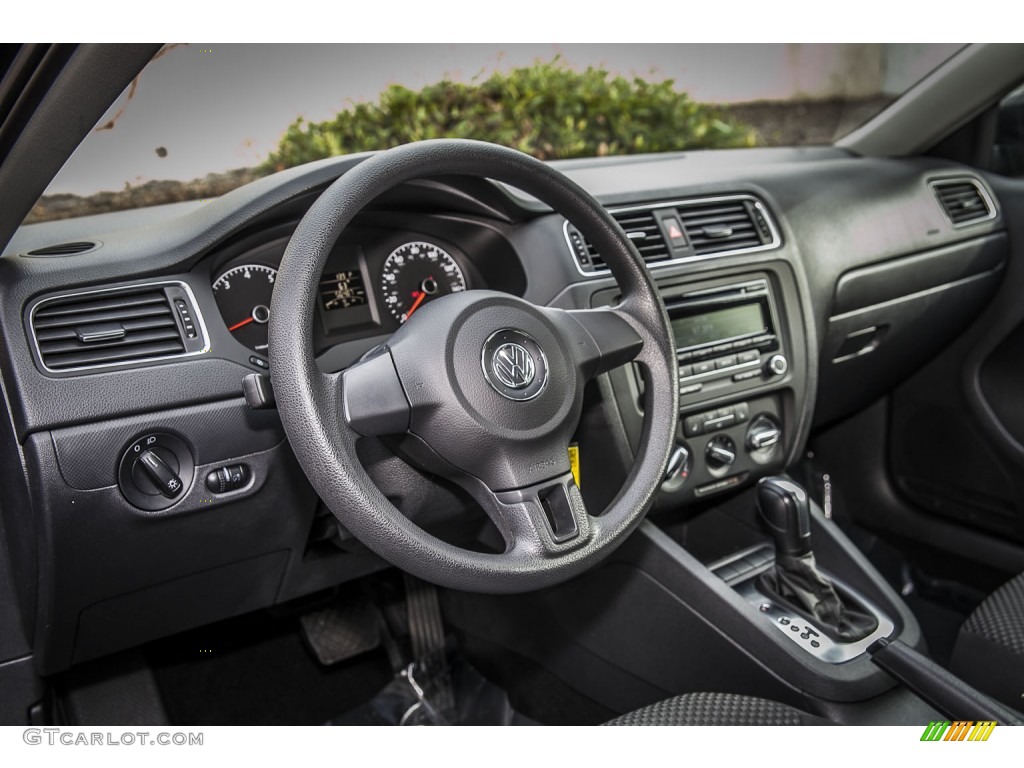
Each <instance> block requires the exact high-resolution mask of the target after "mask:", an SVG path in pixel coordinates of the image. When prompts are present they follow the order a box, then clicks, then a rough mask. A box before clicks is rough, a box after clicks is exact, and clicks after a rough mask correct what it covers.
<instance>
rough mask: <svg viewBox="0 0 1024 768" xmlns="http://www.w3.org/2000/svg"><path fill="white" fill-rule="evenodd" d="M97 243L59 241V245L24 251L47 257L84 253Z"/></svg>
mask: <svg viewBox="0 0 1024 768" xmlns="http://www.w3.org/2000/svg"><path fill="white" fill-rule="evenodd" d="M98 245H99V243H93V242H89V241H87V240H82V241H80V242H76V243H60V244H59V245H48V246H46V247H45V248H36V249H35V250H31V251H29V252H28V253H26V254H25V255H26V256H35V257H47V256H74V255H75V254H77V253H85V252H86V251H91V250H92V249H93V248H95V247H97V246H98Z"/></svg>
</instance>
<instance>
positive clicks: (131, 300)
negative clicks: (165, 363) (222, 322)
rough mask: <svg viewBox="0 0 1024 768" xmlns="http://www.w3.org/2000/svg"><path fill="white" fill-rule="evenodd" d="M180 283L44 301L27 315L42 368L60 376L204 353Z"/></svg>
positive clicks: (195, 318) (196, 318) (196, 320)
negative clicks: (61, 374) (82, 370)
mask: <svg viewBox="0 0 1024 768" xmlns="http://www.w3.org/2000/svg"><path fill="white" fill-rule="evenodd" d="M194 307H195V301H194V300H193V298H192V296H191V293H190V292H189V291H187V290H186V289H185V287H184V286H183V284H181V283H169V284H156V285H154V284H148V285H142V286H137V287H134V286H133V287H130V288H120V289H111V290H99V291H90V292H86V293H79V294H73V295H66V296H57V297H54V298H49V299H43V300H42V301H40V302H39V303H38V304H36V305H35V307H33V308H32V310H31V313H30V324H31V328H32V335H33V338H34V339H35V342H36V347H37V349H38V351H39V359H40V361H41V362H42V364H43V367H44V368H45V369H47V370H49V371H54V372H63V371H72V370H80V369H83V368H95V367H103V366H110V365H120V364H125V363H135V362H140V361H150V360H158V359H161V358H167V357H178V356H181V355H186V354H192V353H194V352H197V351H202V350H203V348H204V347H205V346H206V342H205V339H204V336H205V333H204V329H203V325H202V322H201V321H200V319H199V316H198V312H197V311H196V310H195V308H194Z"/></svg>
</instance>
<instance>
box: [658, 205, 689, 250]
mask: <svg viewBox="0 0 1024 768" xmlns="http://www.w3.org/2000/svg"><path fill="white" fill-rule="evenodd" d="M658 223H659V224H660V225H661V233H662V234H663V235H664V236H665V242H666V243H668V245H669V247H670V248H672V250H679V249H680V248H685V247H686V245H687V242H686V231H685V230H684V229H683V224H682V222H681V221H680V220H679V215H678V214H677V213H676V212H675V211H674V210H670V211H659V215H658Z"/></svg>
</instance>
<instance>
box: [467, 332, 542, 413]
mask: <svg viewBox="0 0 1024 768" xmlns="http://www.w3.org/2000/svg"><path fill="white" fill-rule="evenodd" d="M480 363H481V367H482V368H483V372H484V378H485V379H487V383H488V384H490V385H491V388H492V389H494V391H495V392H497V393H498V394H499V395H501V396H502V397H507V398H508V399H509V400H518V401H520V402H522V401H524V400H532V399H533V398H535V397H536V396H537V395H539V394H540V393H541V392H542V391H544V387H545V386H547V383H548V359H547V358H546V357H545V356H544V350H543V349H541V348H540V345H539V344H538V343H537V342H536V341H534V340H533V339H532V338H531V337H530V336H527V335H526V334H525V333H523V332H522V331H516V330H514V329H512V328H506V329H505V330H503V331H497V332H495V333H492V334H491V335H490V337H489V338H488V339H487V341H486V342H484V348H483V350H482V355H481V359H480Z"/></svg>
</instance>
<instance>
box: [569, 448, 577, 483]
mask: <svg viewBox="0 0 1024 768" xmlns="http://www.w3.org/2000/svg"><path fill="white" fill-rule="evenodd" d="M569 468H570V469H571V470H572V479H573V480H575V481H576V487H577V488H579V487H580V447H579V446H578V445H577V444H576V443H571V444H570V445H569Z"/></svg>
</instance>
